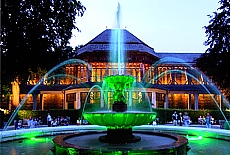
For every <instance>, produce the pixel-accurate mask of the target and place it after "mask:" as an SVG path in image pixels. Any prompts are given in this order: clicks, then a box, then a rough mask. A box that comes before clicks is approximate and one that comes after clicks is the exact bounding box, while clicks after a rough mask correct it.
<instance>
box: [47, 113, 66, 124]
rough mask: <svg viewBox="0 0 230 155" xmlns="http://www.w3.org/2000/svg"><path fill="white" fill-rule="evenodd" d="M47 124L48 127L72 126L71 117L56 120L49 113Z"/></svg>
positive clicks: (60, 117) (61, 117) (59, 117)
mask: <svg viewBox="0 0 230 155" xmlns="http://www.w3.org/2000/svg"><path fill="white" fill-rule="evenodd" d="M47 124H48V127H56V126H67V125H69V124H70V117H69V116H66V117H63V116H58V117H57V118H55V117H51V115H50V113H48V115H47Z"/></svg>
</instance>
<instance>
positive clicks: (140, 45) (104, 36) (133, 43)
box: [78, 29, 159, 57]
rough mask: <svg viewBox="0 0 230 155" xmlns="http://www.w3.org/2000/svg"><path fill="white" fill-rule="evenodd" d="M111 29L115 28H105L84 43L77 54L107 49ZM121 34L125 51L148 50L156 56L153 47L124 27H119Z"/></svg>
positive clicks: (108, 47) (108, 48) (109, 42)
mask: <svg viewBox="0 0 230 155" xmlns="http://www.w3.org/2000/svg"><path fill="white" fill-rule="evenodd" d="M112 31H115V29H106V30H104V31H103V32H102V33H100V34H99V35H98V36H96V37H95V38H94V39H92V40H91V41H89V42H88V43H87V44H85V45H84V46H83V47H82V48H80V49H79V50H78V54H81V53H84V52H94V51H109V50H110V44H111V40H112V39H111V36H112ZM121 34H122V35H123V40H122V43H123V49H124V50H125V51H139V52H148V53H149V54H151V55H154V56H156V57H159V56H157V54H156V53H155V51H154V48H152V47H150V46H148V45H147V44H145V43H144V42H143V41H141V40H140V39H138V38H137V37H136V36H134V35H133V34H132V33H130V32H129V31H128V30H126V29H121ZM112 43H113V42H112Z"/></svg>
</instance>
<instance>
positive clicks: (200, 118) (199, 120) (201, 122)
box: [198, 116, 203, 125]
mask: <svg viewBox="0 0 230 155" xmlns="http://www.w3.org/2000/svg"><path fill="white" fill-rule="evenodd" d="M198 123H199V124H202V125H203V119H202V116H200V117H199V118H198Z"/></svg>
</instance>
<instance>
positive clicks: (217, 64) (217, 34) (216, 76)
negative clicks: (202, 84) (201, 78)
mask: <svg viewBox="0 0 230 155" xmlns="http://www.w3.org/2000/svg"><path fill="white" fill-rule="evenodd" d="M219 3H220V7H219V8H218V9H217V11H216V12H214V13H213V15H209V17H210V18H211V20H210V21H209V25H208V26H205V27H204V28H205V33H206V36H207V40H206V41H205V46H207V47H208V48H207V50H206V52H205V53H203V54H202V55H201V57H200V58H198V59H197V60H196V61H197V62H196V65H197V67H198V68H200V69H201V70H202V71H204V72H205V73H206V74H207V75H208V76H209V77H211V79H212V80H213V81H214V82H215V83H216V84H217V85H218V86H219V87H220V88H221V89H222V91H223V93H224V94H225V95H226V96H227V98H228V99H230V80H229V79H230V69H229V68H228V67H229V66H230V53H229V47H230V1H229V0H220V1H219Z"/></svg>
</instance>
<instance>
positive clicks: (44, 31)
mask: <svg viewBox="0 0 230 155" xmlns="http://www.w3.org/2000/svg"><path fill="white" fill-rule="evenodd" d="M85 10H86V8H85V7H84V6H83V5H82V3H81V2H80V1H77V0H59V1H52V0H47V1H46V0H3V1H2V12H1V13H2V14H1V18H2V25H1V39H2V40H1V48H2V51H1V58H2V62H1V63H2V83H3V84H9V83H10V82H11V81H13V79H14V78H15V77H17V76H19V77H20V79H21V81H25V80H27V77H28V75H29V72H28V69H29V68H30V69H31V70H33V71H34V70H36V69H37V68H38V67H41V68H42V69H46V70H49V69H50V68H52V67H53V66H55V65H57V64H58V63H60V61H62V60H66V57H63V54H67V55H69V54H68V53H66V52H64V53H62V54H61V55H60V52H63V51H69V50H66V49H69V48H68V43H69V39H70V38H71V35H72V30H73V29H77V30H78V28H77V26H76V16H83V14H84V11H85ZM71 52H72V51H71Z"/></svg>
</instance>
